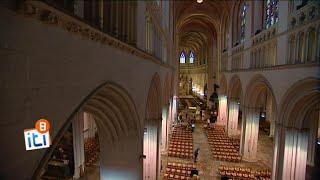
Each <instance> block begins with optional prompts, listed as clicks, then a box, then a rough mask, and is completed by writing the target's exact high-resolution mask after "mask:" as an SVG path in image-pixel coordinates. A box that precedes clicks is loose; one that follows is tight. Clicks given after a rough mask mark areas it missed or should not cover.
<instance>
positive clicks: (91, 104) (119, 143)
mask: <svg viewBox="0 0 320 180" xmlns="http://www.w3.org/2000/svg"><path fill="white" fill-rule="evenodd" d="M83 111H86V112H89V113H91V114H92V115H94V117H95V118H94V119H95V123H96V125H97V129H98V135H99V141H100V178H101V179H115V178H116V179H125V178H126V177H128V176H130V177H134V178H137V179H141V175H142V174H141V172H142V166H141V158H140V156H141V154H142V148H141V147H142V144H141V134H140V132H141V124H142V123H141V122H140V120H139V117H138V114H137V111H136V107H135V104H134V101H133V100H132V98H131V97H130V95H129V93H128V92H127V91H126V90H125V89H123V88H122V87H121V86H119V85H117V84H115V83H112V82H106V83H104V84H102V85H100V86H99V87H97V88H96V89H95V90H94V91H93V92H92V93H91V94H90V95H88V96H87V98H86V99H85V100H84V101H83V102H82V103H81V104H80V105H79V106H78V107H77V108H76V110H75V111H74V112H73V113H72V115H71V116H70V117H69V118H68V120H67V121H66V122H65V124H64V125H63V127H62V128H61V129H60V130H59V132H58V133H57V136H56V137H55V139H54V140H53V142H52V146H51V148H49V149H48V151H47V152H46V154H45V156H44V157H43V158H42V160H41V162H40V163H39V166H38V168H37V169H36V171H35V173H34V175H33V179H38V178H39V176H40V175H41V172H42V171H43V168H44V167H45V165H46V164H47V163H48V160H49V159H50V157H51V155H52V153H53V150H54V149H55V148H56V146H57V144H58V142H59V141H60V139H61V138H62V136H63V134H64V133H65V132H66V131H67V130H68V128H69V127H70V125H71V123H73V124H74V125H76V124H77V126H78V125H79V124H78V123H80V122H81V121H82V123H83V113H82V112H83ZM78 127H81V126H78ZM76 129H77V128H76ZM79 143H81V142H79ZM82 145H83V144H82ZM75 147H76V148H77V151H75V154H74V158H75V164H76V165H77V164H79V163H77V161H78V160H79V159H78V158H79V157H81V154H79V153H81V151H80V150H81V149H78V148H80V146H75ZM127 149H130V151H127ZM82 153H83V151H82ZM120 157H121V158H120ZM80 161H81V158H80ZM80 164H81V163H80ZM76 168H77V167H76Z"/></svg>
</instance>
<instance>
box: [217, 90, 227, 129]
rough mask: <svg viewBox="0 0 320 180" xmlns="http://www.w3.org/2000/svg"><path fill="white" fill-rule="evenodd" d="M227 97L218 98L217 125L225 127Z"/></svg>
mask: <svg viewBox="0 0 320 180" xmlns="http://www.w3.org/2000/svg"><path fill="white" fill-rule="evenodd" d="M227 110H228V108H227V96H225V95H220V96H219V117H218V124H220V125H223V126H226V125H227V117H228V116H227Z"/></svg>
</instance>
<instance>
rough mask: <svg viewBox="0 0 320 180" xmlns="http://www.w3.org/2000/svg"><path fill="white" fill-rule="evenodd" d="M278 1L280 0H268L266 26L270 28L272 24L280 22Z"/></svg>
mask: <svg viewBox="0 0 320 180" xmlns="http://www.w3.org/2000/svg"><path fill="white" fill-rule="evenodd" d="M278 1H279V0H266V1H265V2H266V4H265V7H266V19H265V23H266V28H267V29H268V28H269V27H270V26H272V25H274V24H275V23H276V22H278V19H279V17H278Z"/></svg>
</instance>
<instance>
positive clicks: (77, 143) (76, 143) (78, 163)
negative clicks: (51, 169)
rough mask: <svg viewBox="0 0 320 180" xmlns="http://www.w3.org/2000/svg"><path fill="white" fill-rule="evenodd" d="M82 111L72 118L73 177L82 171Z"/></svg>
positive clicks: (76, 176) (77, 176)
mask: <svg viewBox="0 0 320 180" xmlns="http://www.w3.org/2000/svg"><path fill="white" fill-rule="evenodd" d="M83 116H84V114H83V112H82V111H80V112H78V113H76V115H75V117H74V118H73V120H72V131H73V155H74V175H73V177H74V178H79V177H80V175H81V173H82V172H84V167H85V166H84V161H85V159H84V140H83Z"/></svg>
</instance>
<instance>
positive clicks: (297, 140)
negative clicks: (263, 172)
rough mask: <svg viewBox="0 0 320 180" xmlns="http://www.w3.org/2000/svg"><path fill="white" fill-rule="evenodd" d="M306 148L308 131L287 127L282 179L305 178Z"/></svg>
mask: <svg viewBox="0 0 320 180" xmlns="http://www.w3.org/2000/svg"><path fill="white" fill-rule="evenodd" d="M307 150H308V131H307V130H302V129H294V128H287V129H286V130H285V147H284V159H283V167H282V179H283V180H295V179H305V174H306V165H307Z"/></svg>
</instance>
